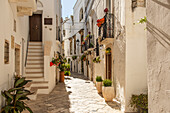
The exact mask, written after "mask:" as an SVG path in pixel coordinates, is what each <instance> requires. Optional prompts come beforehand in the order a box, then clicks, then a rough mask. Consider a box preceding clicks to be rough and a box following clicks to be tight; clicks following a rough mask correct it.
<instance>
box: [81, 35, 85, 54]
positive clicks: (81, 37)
mask: <svg viewBox="0 0 170 113" xmlns="http://www.w3.org/2000/svg"><path fill="white" fill-rule="evenodd" d="M83 37H84V35H81V44H82V43H83V40H84V39H83ZM81 53H83V46H81Z"/></svg>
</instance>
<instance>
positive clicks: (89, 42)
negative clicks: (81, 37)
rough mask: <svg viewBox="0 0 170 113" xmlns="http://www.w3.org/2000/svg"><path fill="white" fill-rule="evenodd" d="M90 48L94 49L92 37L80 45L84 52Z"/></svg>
mask: <svg viewBox="0 0 170 113" xmlns="http://www.w3.org/2000/svg"><path fill="white" fill-rule="evenodd" d="M90 48H94V37H93V36H92V35H90V36H89V38H88V40H86V41H85V44H84V45H82V50H83V51H86V50H88V49H90Z"/></svg>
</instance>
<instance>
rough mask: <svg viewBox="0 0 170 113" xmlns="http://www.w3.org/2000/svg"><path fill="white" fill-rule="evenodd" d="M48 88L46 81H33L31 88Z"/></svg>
mask: <svg viewBox="0 0 170 113" xmlns="http://www.w3.org/2000/svg"><path fill="white" fill-rule="evenodd" d="M41 86H43V87H44V86H48V81H33V82H32V85H31V87H41Z"/></svg>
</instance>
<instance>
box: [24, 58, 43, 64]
mask: <svg viewBox="0 0 170 113" xmlns="http://www.w3.org/2000/svg"><path fill="white" fill-rule="evenodd" d="M27 63H28V64H32V63H40V64H42V63H44V60H43V59H42V60H38V59H36V60H34V61H33V60H32V61H31V60H28V61H27Z"/></svg>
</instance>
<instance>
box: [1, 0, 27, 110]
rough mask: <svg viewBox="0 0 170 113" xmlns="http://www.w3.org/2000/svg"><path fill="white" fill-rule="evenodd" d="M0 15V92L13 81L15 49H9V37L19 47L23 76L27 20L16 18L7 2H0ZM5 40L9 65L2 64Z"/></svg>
mask: <svg viewBox="0 0 170 113" xmlns="http://www.w3.org/2000/svg"><path fill="white" fill-rule="evenodd" d="M13 6H15V5H13ZM0 14H1V16H0V45H1V46H0V91H2V90H6V89H9V88H11V87H12V86H13V80H14V73H15V49H12V48H11V35H12V36H14V38H15V40H14V42H15V43H16V44H18V45H20V74H24V72H23V69H24V67H23V66H24V64H25V55H26V46H27V38H28V31H29V20H28V16H24V17H17V13H16V10H14V9H13V8H11V4H10V3H9V2H8V0H1V1H0ZM14 19H15V20H16V32H15V31H14V30H13V28H14ZM23 28H24V29H23ZM5 40H8V41H9V64H4V44H5ZM22 50H23V52H22ZM22 59H23V60H22ZM3 100H4V99H3V98H2V96H0V108H1V107H2V106H3V105H4V104H5V103H4V101H3Z"/></svg>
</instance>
